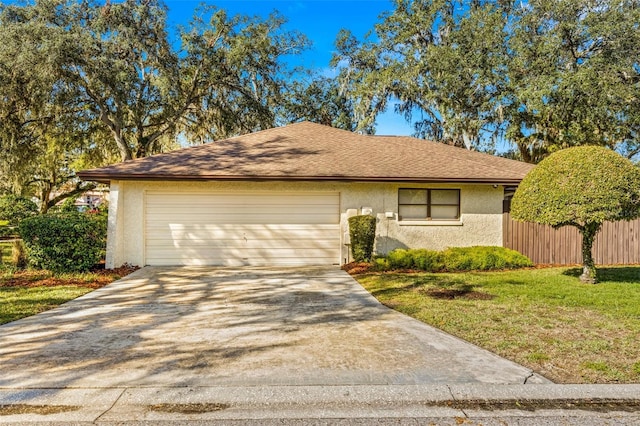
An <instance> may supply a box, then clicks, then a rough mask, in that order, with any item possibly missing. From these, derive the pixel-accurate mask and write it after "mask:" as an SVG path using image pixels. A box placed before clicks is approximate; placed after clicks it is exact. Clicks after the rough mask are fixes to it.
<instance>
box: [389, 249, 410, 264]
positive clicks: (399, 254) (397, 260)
mask: <svg viewBox="0 0 640 426" xmlns="http://www.w3.org/2000/svg"><path fill="white" fill-rule="evenodd" d="M387 260H388V261H389V266H390V267H391V269H411V268H413V256H412V255H411V252H410V251H409V250H404V249H395V250H393V251H392V252H390V253H389V254H388V255H387Z"/></svg>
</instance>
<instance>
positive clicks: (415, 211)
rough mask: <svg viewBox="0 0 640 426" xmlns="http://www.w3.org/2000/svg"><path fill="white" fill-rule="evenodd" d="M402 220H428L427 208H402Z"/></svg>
mask: <svg viewBox="0 0 640 426" xmlns="http://www.w3.org/2000/svg"><path fill="white" fill-rule="evenodd" d="M398 214H399V215H400V219H405V220H406V219H423V220H424V219H426V218H427V206H400V208H399V209H398Z"/></svg>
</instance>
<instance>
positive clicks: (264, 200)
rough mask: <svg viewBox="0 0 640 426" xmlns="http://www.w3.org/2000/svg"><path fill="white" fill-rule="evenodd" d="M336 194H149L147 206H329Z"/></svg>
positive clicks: (333, 201)
mask: <svg viewBox="0 0 640 426" xmlns="http://www.w3.org/2000/svg"><path fill="white" fill-rule="evenodd" d="M335 199H336V195H335V194H318V193H281V194H273V193H271V194H260V193H239V194H215V195H214V196H212V195H211V194H207V193H189V194H183V193H153V192H149V193H147V202H146V204H147V206H149V207H164V206H184V205H185V204H187V205H202V206H214V207H215V206H221V205H235V206H246V205H261V206H267V205H273V206H285V205H294V206H295V205H318V206H327V205H333V204H334V203H335Z"/></svg>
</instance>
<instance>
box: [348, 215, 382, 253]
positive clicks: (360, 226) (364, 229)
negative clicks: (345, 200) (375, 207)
mask: <svg viewBox="0 0 640 426" xmlns="http://www.w3.org/2000/svg"><path fill="white" fill-rule="evenodd" d="M349 237H350V238H351V253H352V254H353V260H354V261H356V262H369V261H370V260H371V257H372V256H373V244H374V242H375V239H376V218H375V217H373V216H369V215H361V216H353V217H350V218H349Z"/></svg>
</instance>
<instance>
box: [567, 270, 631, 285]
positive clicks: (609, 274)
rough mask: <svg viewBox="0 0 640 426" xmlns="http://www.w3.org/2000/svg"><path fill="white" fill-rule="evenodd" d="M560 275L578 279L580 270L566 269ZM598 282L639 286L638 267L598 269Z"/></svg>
mask: <svg viewBox="0 0 640 426" xmlns="http://www.w3.org/2000/svg"><path fill="white" fill-rule="evenodd" d="M562 274H563V275H567V276H570V277H575V278H579V277H580V275H581V274H582V268H571V269H567V270H566V271H564V272H563V273H562ZM598 280H599V281H600V282H614V283H629V284H640V266H621V267H604V268H603V267H599V268H598Z"/></svg>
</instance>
